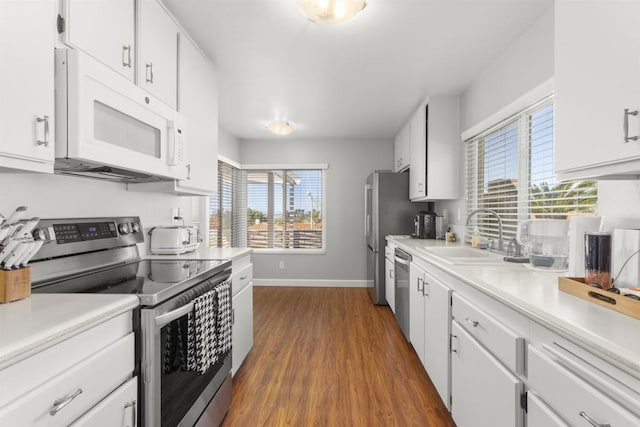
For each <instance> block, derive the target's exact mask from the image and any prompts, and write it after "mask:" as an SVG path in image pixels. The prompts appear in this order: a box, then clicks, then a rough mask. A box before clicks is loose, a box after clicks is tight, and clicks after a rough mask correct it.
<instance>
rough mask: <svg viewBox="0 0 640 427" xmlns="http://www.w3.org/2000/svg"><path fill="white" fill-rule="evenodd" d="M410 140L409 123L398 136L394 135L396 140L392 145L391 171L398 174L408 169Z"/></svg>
mask: <svg viewBox="0 0 640 427" xmlns="http://www.w3.org/2000/svg"><path fill="white" fill-rule="evenodd" d="M410 139H411V128H410V123H408V122H407V123H406V124H405V125H404V126H403V127H402V129H400V132H398V135H396V139H395V141H394V143H393V157H394V163H393V171H394V172H400V171H403V170H405V169H406V168H408V167H409V155H410V154H409V151H410V148H409V144H410V142H411V141H410Z"/></svg>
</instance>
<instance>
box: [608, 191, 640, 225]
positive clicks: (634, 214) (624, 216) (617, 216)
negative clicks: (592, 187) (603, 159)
mask: <svg viewBox="0 0 640 427" xmlns="http://www.w3.org/2000/svg"><path fill="white" fill-rule="evenodd" d="M598 214H600V215H602V216H603V217H604V219H603V222H604V228H605V230H608V231H611V230H612V229H614V228H640V181H599V182H598Z"/></svg>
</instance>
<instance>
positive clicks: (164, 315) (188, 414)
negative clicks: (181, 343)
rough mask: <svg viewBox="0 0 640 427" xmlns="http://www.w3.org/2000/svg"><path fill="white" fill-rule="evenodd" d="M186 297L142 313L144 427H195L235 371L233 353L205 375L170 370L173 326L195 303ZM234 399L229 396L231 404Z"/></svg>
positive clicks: (229, 353)
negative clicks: (178, 426) (169, 355)
mask: <svg viewBox="0 0 640 427" xmlns="http://www.w3.org/2000/svg"><path fill="white" fill-rule="evenodd" d="M227 278H228V276H226V277H224V278H220V279H218V278H215V279H211V280H210V282H211V283H212V284H217V283H220V282H222V281H223V280H226V279H227ZM183 295H184V294H181V295H178V296H176V297H174V298H172V299H170V300H168V301H166V302H164V303H162V304H160V305H158V306H156V307H153V308H144V307H143V308H142V309H141V310H140V321H141V336H142V342H141V347H142V351H141V353H142V366H141V371H142V375H143V382H142V387H141V394H142V425H144V426H154V427H155V426H177V425H194V424H195V423H196V421H197V420H198V418H199V417H200V415H201V414H202V413H203V411H204V410H205V408H206V407H207V405H209V403H210V402H211V400H212V398H213V397H214V395H216V392H217V391H218V389H219V388H220V386H221V385H222V384H223V382H224V381H225V379H227V377H228V376H229V374H230V372H231V352H230V351H229V352H227V353H225V354H223V355H220V356H219V358H218V361H217V362H216V363H215V364H214V365H213V366H211V367H210V368H209V369H208V370H207V371H206V372H205V373H204V374H202V375H201V374H199V373H197V372H190V371H184V370H182V369H181V368H179V367H178V368H175V367H174V368H167V366H166V364H167V359H166V357H165V354H166V352H167V351H168V350H169V348H170V344H169V343H168V340H169V339H170V338H169V334H170V333H171V332H170V331H169V329H170V328H171V326H170V325H175V323H172V322H175V321H176V320H179V319H182V320H185V321H186V319H187V315H188V313H189V312H190V311H191V310H193V303H192V302H189V301H184V300H185V298H184V296H183ZM174 337H175V335H174ZM223 388H224V387H223ZM224 389H226V388H224ZM229 392H230V389H229ZM230 398H231V397H230V396H228V400H229V402H230ZM227 409H228V407H227ZM224 413H226V410H225V412H224Z"/></svg>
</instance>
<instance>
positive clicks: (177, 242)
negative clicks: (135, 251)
mask: <svg viewBox="0 0 640 427" xmlns="http://www.w3.org/2000/svg"><path fill="white" fill-rule="evenodd" d="M149 236H150V237H149V245H150V248H149V249H150V251H151V253H152V254H155V255H179V254H184V253H187V252H193V251H195V250H196V249H198V246H199V245H200V232H199V231H198V228H197V227H194V226H185V225H179V226H163V227H154V228H152V229H151V230H150V231H149Z"/></svg>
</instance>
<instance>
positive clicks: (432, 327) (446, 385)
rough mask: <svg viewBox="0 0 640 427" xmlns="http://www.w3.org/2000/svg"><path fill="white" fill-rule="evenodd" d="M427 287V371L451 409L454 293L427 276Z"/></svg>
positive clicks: (425, 305) (425, 286)
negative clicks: (452, 299)
mask: <svg viewBox="0 0 640 427" xmlns="http://www.w3.org/2000/svg"><path fill="white" fill-rule="evenodd" d="M423 286H424V294H425V300H424V368H425V369H426V370H427V372H428V373H429V377H430V378H431V382H432V383H433V385H434V386H435V388H436V390H437V392H438V394H439V395H440V398H441V399H442V402H444V404H445V406H446V407H447V408H449V403H450V400H449V399H450V380H449V378H450V372H451V359H450V357H449V355H450V352H449V340H450V332H451V289H450V288H449V287H447V286H446V285H445V284H444V283H442V282H441V281H439V280H438V279H436V278H435V277H433V276H432V275H430V274H429V273H425V275H424V284H423Z"/></svg>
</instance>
